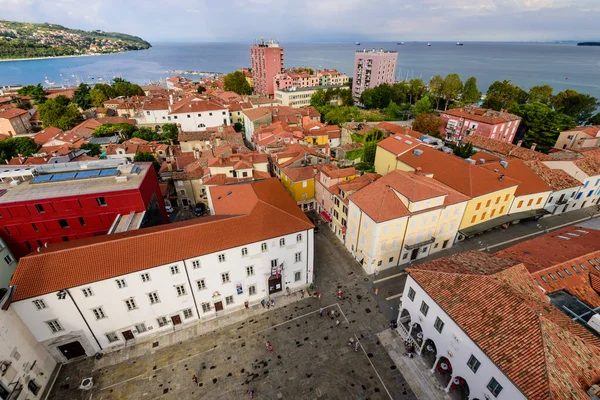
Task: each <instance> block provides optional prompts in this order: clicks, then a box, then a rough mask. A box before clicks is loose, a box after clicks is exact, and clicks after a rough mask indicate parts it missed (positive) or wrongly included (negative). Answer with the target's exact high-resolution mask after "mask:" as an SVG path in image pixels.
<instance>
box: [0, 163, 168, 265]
mask: <svg viewBox="0 0 600 400" xmlns="http://www.w3.org/2000/svg"><path fill="white" fill-rule="evenodd" d="M56 165H58V164H56ZM66 165H67V164H66ZM113 167H114V165H113ZM132 167H133V170H131V168H132ZM101 171H110V172H105V173H104V174H105V175H100V173H101ZM78 173H80V174H93V175H97V176H93V177H89V178H87V176H88V175H82V176H81V178H77V174H78ZM64 174H65V172H60V173H53V174H44V173H42V174H36V175H35V176H32V177H31V179H26V180H23V181H21V182H20V183H19V184H18V185H14V184H13V185H10V184H9V185H8V187H7V188H5V189H3V191H2V194H1V195H0V221H1V222H0V223H1V229H0V236H1V237H2V239H4V241H5V242H6V243H7V245H8V247H9V248H10V249H11V250H12V252H13V254H15V256H16V257H22V256H24V255H26V254H28V253H30V252H32V251H35V250H36V249H37V248H38V247H42V246H50V245H51V244H52V243H57V242H63V241H70V240H76V239H81V238H85V237H90V236H98V235H104V234H106V233H107V232H108V231H109V229H110V227H111V226H112V224H113V222H114V221H115V219H116V217H117V215H119V214H120V215H128V214H130V213H132V212H143V211H146V215H145V217H144V222H143V225H144V226H149V225H157V224H160V223H164V222H167V221H168V218H167V214H166V212H165V206H164V202H163V199H162V196H161V194H160V189H159V186H158V180H157V177H156V173H155V172H154V168H153V167H152V164H145V163H144V164H128V165H123V166H121V167H118V168H110V169H107V168H104V169H102V168H100V169H91V168H90V169H85V170H79V171H73V170H71V171H70V172H66V174H69V175H68V176H69V177H73V178H74V179H70V180H69V179H65V180H62V181H61V180H60V179H62V178H63V177H64ZM56 175H58V176H59V178H58V179H57V180H56V181H55V182H54V181H52V179H53V178H50V180H49V181H47V178H48V177H49V176H56ZM3 181H5V180H3Z"/></svg>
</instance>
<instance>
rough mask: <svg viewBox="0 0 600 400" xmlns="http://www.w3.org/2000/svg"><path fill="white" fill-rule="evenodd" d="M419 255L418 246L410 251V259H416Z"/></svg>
mask: <svg viewBox="0 0 600 400" xmlns="http://www.w3.org/2000/svg"><path fill="white" fill-rule="evenodd" d="M418 256H419V248H418V247H417V248H416V249H413V251H412V253H410V261H412V260H416V259H417V257H418Z"/></svg>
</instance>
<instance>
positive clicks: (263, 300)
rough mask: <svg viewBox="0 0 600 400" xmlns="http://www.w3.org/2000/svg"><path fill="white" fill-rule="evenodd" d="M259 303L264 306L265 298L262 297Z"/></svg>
mask: <svg viewBox="0 0 600 400" xmlns="http://www.w3.org/2000/svg"><path fill="white" fill-rule="evenodd" d="M260 304H261V305H262V306H263V308H265V299H262V301H261V302H260Z"/></svg>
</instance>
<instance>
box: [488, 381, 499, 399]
mask: <svg viewBox="0 0 600 400" xmlns="http://www.w3.org/2000/svg"><path fill="white" fill-rule="evenodd" d="M487 389H488V390H489V391H490V392H492V394H493V395H494V397H498V395H499V394H500V392H501V391H502V386H500V384H499V383H498V381H497V380H496V379H494V378H492V379H491V380H490V383H488V385H487Z"/></svg>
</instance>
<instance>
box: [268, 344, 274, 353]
mask: <svg viewBox="0 0 600 400" xmlns="http://www.w3.org/2000/svg"><path fill="white" fill-rule="evenodd" d="M269 351H270V352H273V346H272V345H271V344H269Z"/></svg>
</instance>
